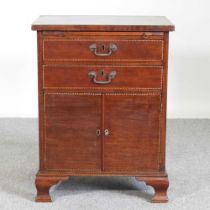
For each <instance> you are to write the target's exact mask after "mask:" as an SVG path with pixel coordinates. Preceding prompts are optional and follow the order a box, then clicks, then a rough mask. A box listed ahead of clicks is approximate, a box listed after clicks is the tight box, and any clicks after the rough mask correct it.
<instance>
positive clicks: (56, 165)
mask: <svg viewBox="0 0 210 210" xmlns="http://www.w3.org/2000/svg"><path fill="white" fill-rule="evenodd" d="M100 124H101V96H100V95H93V94H92V95H90V94H87V95H85V94H78V95H74V94H70V93H66V94H62V93H58V94H53V93H49V94H46V95H45V144H46V146H45V166H46V168H47V169H61V170H87V171H88V170H90V171H92V170H100V169H101V139H100V136H99V137H97V136H96V129H98V128H100Z"/></svg>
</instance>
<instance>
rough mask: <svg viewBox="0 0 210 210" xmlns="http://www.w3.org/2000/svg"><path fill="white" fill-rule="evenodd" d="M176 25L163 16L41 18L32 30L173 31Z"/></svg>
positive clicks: (66, 16) (64, 16) (62, 16)
mask: <svg viewBox="0 0 210 210" xmlns="http://www.w3.org/2000/svg"><path fill="white" fill-rule="evenodd" d="M174 28H175V27H174V25H173V24H172V23H171V22H170V21H169V20H168V19H167V18H166V17H162V16H86V15H85V16H68V15H52V16H50V15H47V16H40V17H39V18H38V19H37V20H36V21H35V22H34V23H33V24H32V30H44V31H46V30H56V31H57V30H62V31H173V30H174Z"/></svg>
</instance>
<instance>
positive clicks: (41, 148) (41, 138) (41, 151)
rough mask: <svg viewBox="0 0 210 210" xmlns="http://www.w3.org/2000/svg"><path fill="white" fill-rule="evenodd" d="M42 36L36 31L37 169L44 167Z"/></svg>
mask: <svg viewBox="0 0 210 210" xmlns="http://www.w3.org/2000/svg"><path fill="white" fill-rule="evenodd" d="M42 48H43V38H42V32H40V31H38V32H37V49H38V112H39V113H38V117H39V119H38V123H39V170H43V169H44V162H43V157H44V146H43V145H44V129H43V126H44V124H43V121H44V110H43V101H44V100H43V73H42V71H43V69H42V65H43V54H42V52H43V50H42Z"/></svg>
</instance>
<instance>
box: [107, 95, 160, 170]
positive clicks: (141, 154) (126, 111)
mask: <svg viewBox="0 0 210 210" xmlns="http://www.w3.org/2000/svg"><path fill="white" fill-rule="evenodd" d="M104 111H105V112H104V122H105V124H104V128H105V129H108V130H109V134H108V135H107V136H106V135H105V137H104V158H103V165H104V170H105V171H129V172H132V171H133V172H135V171H136V172H138V171H140V170H142V169H144V171H145V170H157V169H159V144H160V122H159V118H160V95H138V94H137V95H135V94H133V95H125V94H124V95H123V94H116V95H111V94H110V95H107V96H105V100H104Z"/></svg>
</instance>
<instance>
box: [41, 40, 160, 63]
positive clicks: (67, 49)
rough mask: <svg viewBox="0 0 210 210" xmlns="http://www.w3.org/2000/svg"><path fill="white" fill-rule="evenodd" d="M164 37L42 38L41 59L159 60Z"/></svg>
mask: <svg viewBox="0 0 210 210" xmlns="http://www.w3.org/2000/svg"><path fill="white" fill-rule="evenodd" d="M163 45H164V41H163V40H150V39H148V40H145V39H130V40H127V39H123V38H122V37H120V38H119V39H116V38H115V39H114V38H113V39H110V37H109V38H107V39H105V38H104V39H103V40H99V39H96V40H93V39H91V38H90V39H88V38H86V39H84V38H81V39H79V38H77V39H75V40H72V39H66V38H63V39H62V38H59V39H56V38H55V39H44V41H43V60H44V61H66V62H67V61H106V62H107V61H125V62H141V61H160V62H161V61H162V60H163Z"/></svg>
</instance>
